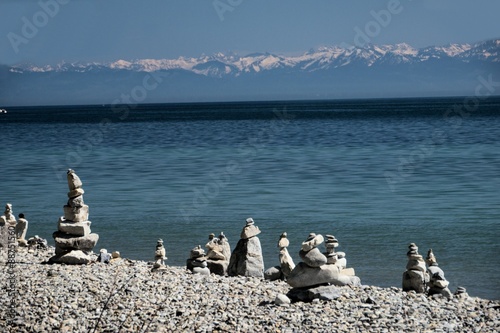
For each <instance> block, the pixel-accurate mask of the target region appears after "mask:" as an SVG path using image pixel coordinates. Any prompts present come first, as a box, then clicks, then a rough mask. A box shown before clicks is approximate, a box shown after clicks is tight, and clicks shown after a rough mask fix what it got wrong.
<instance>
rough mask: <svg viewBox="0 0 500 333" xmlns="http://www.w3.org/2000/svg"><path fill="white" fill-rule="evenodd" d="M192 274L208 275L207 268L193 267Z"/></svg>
mask: <svg viewBox="0 0 500 333" xmlns="http://www.w3.org/2000/svg"><path fill="white" fill-rule="evenodd" d="M192 272H193V274H201V275H210V269H208V267H193V270H192Z"/></svg>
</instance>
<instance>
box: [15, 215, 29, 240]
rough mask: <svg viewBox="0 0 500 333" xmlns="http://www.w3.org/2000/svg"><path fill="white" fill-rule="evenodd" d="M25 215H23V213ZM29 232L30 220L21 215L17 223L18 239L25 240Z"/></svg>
mask: <svg viewBox="0 0 500 333" xmlns="http://www.w3.org/2000/svg"><path fill="white" fill-rule="evenodd" d="M21 216H23V215H21ZM27 232H28V220H26V219H25V218H23V217H20V218H19V219H18V220H17V225H16V238H17V241H18V242H19V241H24V240H26V233H27Z"/></svg>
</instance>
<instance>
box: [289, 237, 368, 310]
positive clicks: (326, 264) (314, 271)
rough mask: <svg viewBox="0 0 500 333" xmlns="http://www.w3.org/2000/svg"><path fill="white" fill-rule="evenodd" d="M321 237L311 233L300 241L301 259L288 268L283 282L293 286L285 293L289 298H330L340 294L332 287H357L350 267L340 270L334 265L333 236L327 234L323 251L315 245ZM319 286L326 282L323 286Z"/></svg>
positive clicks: (358, 280) (335, 241)
mask: <svg viewBox="0 0 500 333" xmlns="http://www.w3.org/2000/svg"><path fill="white" fill-rule="evenodd" d="M323 241H324V238H323V236H322V235H316V234H315V233H311V234H309V237H308V238H307V239H306V240H305V241H304V242H302V247H301V250H300V252H299V255H300V258H301V259H302V262H300V263H299V264H298V265H297V266H295V268H294V269H293V270H292V272H291V273H290V275H289V276H288V278H287V280H286V282H287V283H288V284H289V285H290V286H291V287H293V289H292V290H290V292H289V293H288V294H287V295H288V297H290V298H291V299H293V300H300V301H311V300H312V299H314V298H320V299H334V298H337V297H339V296H340V293H339V291H338V290H337V289H336V288H335V287H334V286H345V285H351V286H360V285H361V281H360V279H359V277H357V276H355V275H354V269H352V268H350V269H344V268H342V266H340V265H338V260H336V259H335V255H332V252H331V251H332V248H335V245H334V244H335V243H336V244H337V245H338V241H337V240H336V239H335V237H333V236H328V243H327V252H326V253H325V254H323V253H321V251H320V250H319V249H318V245H320V244H322V243H323ZM321 285H328V286H323V287H321Z"/></svg>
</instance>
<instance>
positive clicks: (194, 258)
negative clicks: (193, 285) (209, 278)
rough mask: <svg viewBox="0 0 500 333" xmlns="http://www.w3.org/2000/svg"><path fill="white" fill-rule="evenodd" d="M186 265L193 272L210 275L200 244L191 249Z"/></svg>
mask: <svg viewBox="0 0 500 333" xmlns="http://www.w3.org/2000/svg"><path fill="white" fill-rule="evenodd" d="M186 266H187V269H189V270H190V271H191V272H192V273H193V274H202V275H210V269H209V268H208V264H207V257H206V256H205V250H203V249H202V248H201V245H198V246H197V247H195V248H194V249H192V250H191V253H190V255H189V259H188V260H187V262H186Z"/></svg>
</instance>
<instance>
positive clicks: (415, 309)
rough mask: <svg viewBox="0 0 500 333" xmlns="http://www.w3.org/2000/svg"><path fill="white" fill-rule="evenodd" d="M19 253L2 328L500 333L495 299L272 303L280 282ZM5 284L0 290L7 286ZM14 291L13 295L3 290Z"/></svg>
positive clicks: (403, 296) (346, 295)
mask: <svg viewBox="0 0 500 333" xmlns="http://www.w3.org/2000/svg"><path fill="white" fill-rule="evenodd" d="M52 251H53V249H52V248H51V249H50V250H49V251H40V252H38V253H33V254H31V253H27V252H25V251H24V250H23V252H18V253H17V255H16V264H15V266H14V271H13V272H12V271H8V270H7V269H6V267H7V266H6V265H5V260H3V262H2V266H3V267H4V268H3V269H2V270H1V273H0V280H1V281H8V279H9V278H12V277H15V284H13V285H12V284H11V285H12V286H14V289H15V293H14V295H16V296H15V297H2V298H1V301H0V302H2V304H1V308H2V309H9V308H11V307H12V308H13V309H14V311H2V312H1V314H0V330H1V331H2V332H47V331H58V332H93V331H94V330H95V332H118V331H119V332H354V331H362V332H498V331H499V330H500V301H499V300H495V301H492V300H485V299H480V298H476V297H466V298H463V299H459V298H454V299H452V300H450V301H448V300H447V299H445V298H443V297H428V296H425V295H420V294H416V293H414V292H410V293H406V292H403V291H402V290H401V289H400V288H396V287H392V288H379V287H374V286H362V287H359V288H351V287H339V289H340V291H341V295H342V296H341V297H340V298H338V299H336V300H334V301H320V300H315V301H313V302H312V303H302V302H297V303H292V304H287V305H281V306H279V305H275V304H274V301H275V299H276V296H277V295H278V294H286V293H287V292H288V291H289V290H290V287H289V286H288V285H287V284H286V283H285V282H283V281H278V282H276V281H274V282H270V281H266V280H264V279H258V278H246V277H222V276H217V275H213V274H212V275H209V276H201V275H192V274H191V273H190V272H189V271H187V270H186V269H185V268H184V267H172V266H167V269H166V270H164V271H162V272H152V271H151V267H152V266H151V263H147V262H144V261H132V260H128V259H119V260H118V261H116V262H113V263H110V264H102V263H94V264H90V265H84V266H68V265H49V264H41V263H42V262H44V261H46V260H47V259H48V258H49V257H50V256H51V255H52V254H53V252H52ZM4 285H5V282H4V283H3V284H2V289H4V290H5V289H6V287H5V286H4ZM9 295H11V294H9Z"/></svg>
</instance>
